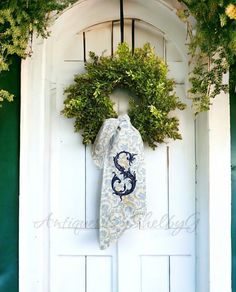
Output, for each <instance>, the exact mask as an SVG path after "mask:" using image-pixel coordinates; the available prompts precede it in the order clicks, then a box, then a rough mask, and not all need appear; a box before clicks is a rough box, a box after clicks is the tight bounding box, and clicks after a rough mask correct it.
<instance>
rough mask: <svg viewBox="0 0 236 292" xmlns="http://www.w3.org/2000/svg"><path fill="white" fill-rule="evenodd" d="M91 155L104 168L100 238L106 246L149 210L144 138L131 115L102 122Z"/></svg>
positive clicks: (135, 224)
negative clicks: (132, 122)
mask: <svg viewBox="0 0 236 292" xmlns="http://www.w3.org/2000/svg"><path fill="white" fill-rule="evenodd" d="M92 156H93V160H94V162H95V163H96V164H97V165H98V166H99V167H100V168H102V169H103V180H102V189H101V203H100V220H99V221H100V231H99V237H100V238H99V239H100V247H101V249H105V248H107V247H108V246H109V245H110V243H111V242H113V241H116V240H117V239H118V238H119V237H120V236H121V235H122V234H123V233H124V231H125V230H126V229H128V228H131V227H134V226H137V224H138V223H139V222H140V220H141V219H142V217H143V216H144V215H145V213H146V186H145V167H144V153H143V141H142V138H141V135H140V133H139V132H138V130H137V129H135V128H134V127H133V126H132V124H131V123H130V119H129V116H128V115H122V116H119V117H118V118H117V119H113V118H112V119H107V120H106V121H105V122H104V123H103V125H102V127H101V129H100V131H99V133H98V135H97V138H96V141H95V143H94V147H93V151H92Z"/></svg>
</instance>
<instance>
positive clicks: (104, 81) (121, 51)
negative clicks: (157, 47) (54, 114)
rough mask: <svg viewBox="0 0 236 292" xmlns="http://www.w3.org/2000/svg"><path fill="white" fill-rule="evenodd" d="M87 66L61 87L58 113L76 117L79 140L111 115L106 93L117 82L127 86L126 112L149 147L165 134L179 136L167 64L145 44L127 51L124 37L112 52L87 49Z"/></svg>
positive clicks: (92, 134) (178, 104)
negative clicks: (103, 53) (172, 114)
mask: <svg viewBox="0 0 236 292" xmlns="http://www.w3.org/2000/svg"><path fill="white" fill-rule="evenodd" d="M85 68H86V70H87V72H86V73H84V74H77V75H75V77H74V83H73V84H72V85H69V86H68V87H67V88H66V89H65V91H64V93H65V95H66V99H65V101H64V109H63V111H62V113H63V114H64V115H65V116H66V117H68V118H75V124H74V126H75V131H76V132H79V131H82V135H83V143H84V144H89V143H93V142H94V140H95V137H96V135H97V133H98V131H99V129H100V127H101V125H102V123H103V121H104V120H105V119H107V118H112V117H116V116H117V113H116V112H115V110H114V108H113V102H112V101H111V99H110V97H109V95H110V94H111V93H112V92H113V90H114V89H116V88H126V89H128V90H129V91H130V92H131V93H132V96H135V97H136V98H131V100H130V108H129V112H128V114H129V116H130V119H131V122H132V124H133V126H134V127H135V128H137V129H138V130H139V132H140V134H141V136H142V138H143V141H144V142H147V143H148V145H149V146H150V147H152V148H153V149H154V148H155V147H156V146H157V144H158V143H162V142H164V140H165V139H166V138H172V139H181V135H180V133H179V130H178V126H179V121H178V119H177V118H176V117H170V116H169V113H170V111H173V110H175V109H180V110H183V109H184V108H185V104H183V103H182V102H181V101H180V100H179V98H178V97H177V96H176V94H175V93H174V92H173V87H174V81H173V80H171V79H168V78H167V72H168V68H167V65H166V64H165V63H164V61H163V60H162V59H160V58H159V57H158V56H156V55H155V53H154V49H153V48H152V47H151V46H150V44H145V45H144V47H143V48H137V49H135V50H134V52H133V53H132V51H131V50H130V49H129V46H128V45H127V44H126V43H122V44H119V46H118V49H117V51H116V52H115V54H114V55H113V56H100V57H99V56H97V55H96V54H95V53H93V52H90V60H89V61H88V62H86V63H85Z"/></svg>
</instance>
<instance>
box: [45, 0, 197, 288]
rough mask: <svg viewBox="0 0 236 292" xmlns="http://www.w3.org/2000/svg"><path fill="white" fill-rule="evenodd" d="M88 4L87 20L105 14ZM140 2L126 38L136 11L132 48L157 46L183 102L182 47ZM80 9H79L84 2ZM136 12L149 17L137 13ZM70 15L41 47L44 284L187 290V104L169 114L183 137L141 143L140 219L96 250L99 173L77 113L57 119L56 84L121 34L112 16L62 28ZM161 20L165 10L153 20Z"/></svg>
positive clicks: (191, 158)
mask: <svg viewBox="0 0 236 292" xmlns="http://www.w3.org/2000/svg"><path fill="white" fill-rule="evenodd" d="M85 2H86V1H85ZM111 2H112V1H111ZM113 2H114V1H113ZM131 2H132V1H131ZM81 5H83V3H82V4H81ZM73 9H75V8H72V10H73ZM90 9H91V11H90V12H88V11H87V13H89V15H90V19H91V17H92V16H93V17H94V18H95V19H96V17H97V18H99V17H98V16H97V15H99V13H109V9H110V8H109V9H108V11H106V10H104V7H103V12H102V11H101V8H97V9H100V11H97V12H95V10H96V7H94V6H93V8H92V6H91V7H90ZM127 9H128V7H127ZM143 9H144V8H143V7H142V5H141V6H140V5H139V6H138V7H135V6H134V7H132V6H131V7H130V11H132V13H131V12H130V14H129V15H130V17H128V16H127V19H126V21H125V41H127V42H128V43H129V44H130V46H131V45H132V20H131V18H138V19H136V20H135V30H134V35H135V42H134V43H135V47H140V46H142V45H143V44H144V43H146V42H150V43H151V44H152V45H153V46H155V48H156V53H157V54H158V55H159V56H161V57H162V58H164V59H165V61H166V62H167V64H168V65H169V69H170V72H169V75H170V77H173V78H174V79H175V80H176V91H177V94H178V95H179V96H180V98H181V99H182V100H183V101H184V102H186V103H188V101H187V99H186V89H185V79H186V75H187V70H186V60H185V59H184V53H183V52H181V51H180V50H179V48H178V49H177V47H176V45H175V41H174V40H172V39H171V38H169V35H168V34H167V33H166V32H164V31H163V30H162V29H160V28H159V27H158V26H157V25H156V26H153V25H150V24H148V23H147V21H146V20H147V19H148V17H149V15H150V18H151V17H153V16H152V15H153V13H154V12H153V11H149V10H148V8H145V10H143ZM165 9H166V8H165ZM165 9H164V10H163V11H166V10H165ZM79 11H82V12H83V8H81V10H78V12H79ZM82 12H81V13H82ZM117 12H118V11H117ZM136 12H137V16H136ZM142 13H143V14H144V15H145V17H144V18H145V19H146V20H145V19H144V20H140V19H141V15H142ZM158 13H161V12H160V11H159V12H158ZM111 14H112V13H111ZM117 14H118V13H117ZM72 15H73V17H75V14H72ZM69 17H72V16H70V15H69V14H68V15H67V16H65V17H64V18H63V16H62V18H61V19H60V18H59V19H58V20H57V23H56V25H55V27H56V28H52V35H51V37H50V39H49V40H48V41H47V44H46V47H45V51H44V54H45V56H46V62H45V68H46V70H47V74H46V76H47V77H46V78H45V83H46V91H47V92H48V95H49V97H50V107H49V109H48V115H49V117H50V119H49V126H50V130H49V132H48V136H47V139H48V140H49V141H50V142H49V144H50V151H49V155H48V157H44V158H45V159H48V165H49V167H50V176H49V179H48V187H49V189H48V195H49V200H50V204H49V205H50V207H49V210H50V221H51V225H50V230H49V243H48V246H49V253H48V257H49V267H50V268H49V271H50V274H49V275H50V276H49V281H48V282H49V283H50V284H49V286H50V288H49V290H50V292H64V291H69V292H95V291H96V292H141V291H142V292H154V291H158V292H193V291H195V229H194V227H195V226H194V224H195V221H194V220H195V146H194V118H193V115H192V113H191V110H190V109H187V110H185V111H182V112H180V111H177V112H176V113H174V114H175V115H177V116H178V118H179V120H180V132H181V134H182V137H183V140H181V141H169V142H167V143H166V144H163V145H160V146H159V147H158V148H157V149H156V150H155V151H153V150H151V149H149V148H148V147H146V148H145V157H146V168H147V206H148V215H147V217H146V218H145V219H144V222H143V224H142V225H141V226H140V228H137V229H133V230H129V231H127V232H126V233H125V234H124V235H123V236H122V238H121V239H120V240H119V241H118V242H117V244H113V245H112V246H111V247H110V248H109V249H107V250H100V249H99V244H98V224H97V223H98V218H99V199H100V187H101V171H100V170H99V169H98V168H97V167H96V166H95V165H94V163H93V161H92V159H91V147H85V146H84V145H83V144H82V142H81V137H80V135H79V134H77V133H74V131H73V122H74V121H73V120H68V119H66V118H65V117H63V116H62V115H61V114H60V111H61V110H62V108H63V100H64V96H63V89H64V88H65V87H66V86H67V85H68V84H70V83H71V82H72V80H73V75H74V74H75V73H79V72H81V73H82V72H84V59H85V58H87V57H88V52H89V51H95V52H96V53H98V54H101V53H102V52H104V51H105V54H111V50H112V48H113V49H114V50H115V48H116V46H117V44H118V42H119V40H120V30H119V22H118V21H115V22H112V21H110V20H114V19H115V18H112V19H110V20H107V19H106V18H105V19H104V20H106V21H105V22H103V23H101V22H102V21H100V20H99V19H98V20H97V21H94V19H93V23H96V22H97V23H98V24H97V25H93V26H89V25H87V26H85V25H84V28H83V29H82V30H81V29H76V28H75V27H74V25H75V24H76V23H77V24H78V28H79V27H80V22H81V19H80V18H79V17H78V20H75V19H74V20H73V22H72V24H71V25H70V26H69V27H68V26H66V25H65V27H64V24H65V23H66V21H69ZM164 19H165V16H163V15H162V19H161V20H159V21H162V22H163V21H165V20H164ZM88 24H89V22H88ZM167 26H168V25H167ZM174 29H175V28H172V30H174ZM176 38H178V36H176ZM84 53H85V54H84ZM112 98H113V99H114V100H115V101H116V109H117V110H119V107H120V105H121V104H119V101H118V100H119V99H117V98H115V97H114V95H113V97H112Z"/></svg>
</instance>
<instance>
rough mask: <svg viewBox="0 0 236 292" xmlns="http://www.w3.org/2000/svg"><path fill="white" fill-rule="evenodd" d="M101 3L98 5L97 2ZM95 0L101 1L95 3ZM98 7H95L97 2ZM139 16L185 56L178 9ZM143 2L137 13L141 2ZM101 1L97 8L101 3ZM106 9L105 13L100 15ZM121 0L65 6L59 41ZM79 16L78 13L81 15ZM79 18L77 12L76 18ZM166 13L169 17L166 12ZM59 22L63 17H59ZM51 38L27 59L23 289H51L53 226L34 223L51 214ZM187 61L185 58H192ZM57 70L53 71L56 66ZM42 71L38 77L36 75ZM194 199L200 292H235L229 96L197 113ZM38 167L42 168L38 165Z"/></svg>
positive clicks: (112, 13) (148, 4) (152, 6)
mask: <svg viewBox="0 0 236 292" xmlns="http://www.w3.org/2000/svg"><path fill="white" fill-rule="evenodd" d="M96 2H99V3H96ZM96 4H97V5H96ZM95 5H96V6H95ZM127 5H128V6H129V7H130V10H129V11H133V14H132V15H129V16H130V17H138V18H140V19H143V20H144V21H147V22H149V23H151V24H153V25H154V26H156V27H158V28H159V29H161V30H162V31H163V32H165V34H166V35H167V36H168V38H169V39H171V40H172V41H173V42H174V43H175V44H176V47H178V49H179V50H180V51H181V52H182V53H183V56H185V59H186V55H187V54H186V53H187V52H186V46H185V37H186V29H185V26H184V24H183V23H181V22H180V21H179V19H178V17H177V16H176V15H175V11H174V9H172V8H170V7H167V6H166V5H164V4H163V1H155V0H149V1H145V3H144V1H141V0H136V1H135V0H131V1H127ZM137 5H142V6H143V11H146V13H142V14H140V15H137V14H136V13H135V12H136V10H135V7H136V6H137ZM95 7H96V9H95ZM104 9H105V10H106V11H107V19H104V17H102V15H103V13H100V12H102V11H103V10H104ZM117 11H119V3H118V1H114V0H112V1H111V0H110V1H109V0H104V1H96V0H88V1H78V2H77V3H76V4H75V5H74V6H73V8H70V9H68V10H66V11H65V12H64V13H63V14H62V15H61V16H60V18H59V19H58V20H57V21H56V23H57V24H56V28H55V29H54V26H53V27H52V32H53V34H54V37H55V39H56V38H57V37H59V36H60V25H61V24H60V23H66V21H67V20H69V19H70V20H71V19H72V20H71V21H70V25H76V26H78V31H80V30H82V29H84V28H86V27H88V26H90V25H93V24H94V23H93V20H94V19H95V20H96V22H99V21H101V22H102V21H104V20H110V19H114V18H117V15H118V13H117ZM78 15H80V17H79V18H78ZM73 16H74V17H73ZM166 17H168V19H169V20H168V22H167V21H163V18H166ZM59 20H62V21H61V22H60V21H59ZM50 41H51V39H50V38H49V39H48V40H42V39H35V41H34V45H33V51H34V54H33V56H32V57H31V58H27V59H26V60H23V61H22V72H21V148H20V218H19V221H20V227H19V228H20V231H19V258H20V262H19V274H20V275H19V281H20V283H19V285H20V286H19V287H20V292H31V291H34V292H46V291H49V290H48V287H49V286H48V283H49V279H50V265H49V261H48V259H49V256H48V253H49V245H50V241H49V229H48V228H46V226H45V225H44V228H36V227H37V223H36V225H35V222H36V221H37V220H38V219H39V218H46V217H47V215H48V214H49V212H50V201H49V196H48V192H49V180H50V172H49V169H50V165H49V164H50V163H49V157H50V155H51V154H50V142H49V141H50V139H48V137H49V135H50V116H49V110H48V108H49V105H50V99H49V95H50V91H52V90H53V88H50V85H49V83H48V79H47V74H48V70H49V69H48V68H46V64H47V52H48V51H49V50H50ZM186 66H187V60H186ZM51 70H53V69H52V68H51ZM32 76H37V78H32ZM196 161H197V172H196V174H197V175H196V181H197V188H196V192H197V193H196V199H197V211H198V212H199V213H200V216H201V220H200V223H199V225H198V230H197V237H196V248H197V275H196V276H197V277H196V279H197V286H196V292H230V291H231V231H230V230H231V169H230V164H231V162H230V113H229V96H228V95H226V94H221V95H219V96H218V97H217V98H215V99H214V102H213V105H212V107H211V110H210V111H209V112H208V113H204V114H200V115H199V116H198V117H197V119H196ZM36 165H37V167H36Z"/></svg>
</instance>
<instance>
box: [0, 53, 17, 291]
mask: <svg viewBox="0 0 236 292" xmlns="http://www.w3.org/2000/svg"><path fill="white" fill-rule="evenodd" d="M0 88H4V89H8V90H10V91H11V92H12V93H14V94H15V101H14V102H12V103H9V102H4V104H3V107H2V108H0V291H1V292H17V291H18V202H19V199H18V195H19V183H18V181H19V125H20V123H19V116H20V98H19V94H20V60H19V59H18V58H13V63H12V65H11V67H10V71H9V72H6V73H5V72H4V73H1V74H0Z"/></svg>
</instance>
